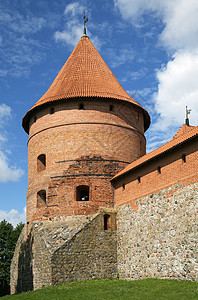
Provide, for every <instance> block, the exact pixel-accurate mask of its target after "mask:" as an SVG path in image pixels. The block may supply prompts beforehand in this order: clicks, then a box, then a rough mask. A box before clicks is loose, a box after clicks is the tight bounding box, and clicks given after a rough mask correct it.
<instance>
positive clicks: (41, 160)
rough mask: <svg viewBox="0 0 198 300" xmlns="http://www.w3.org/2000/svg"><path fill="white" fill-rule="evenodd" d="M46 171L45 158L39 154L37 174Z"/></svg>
mask: <svg viewBox="0 0 198 300" xmlns="http://www.w3.org/2000/svg"><path fill="white" fill-rule="evenodd" d="M45 169H46V156H45V154H41V155H39V156H38V157H37V172H41V171H43V170H45Z"/></svg>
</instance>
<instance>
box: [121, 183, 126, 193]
mask: <svg viewBox="0 0 198 300" xmlns="http://www.w3.org/2000/svg"><path fill="white" fill-rule="evenodd" d="M125 188H126V185H125V183H123V185H122V189H123V191H124V190H125Z"/></svg>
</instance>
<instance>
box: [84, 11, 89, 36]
mask: <svg viewBox="0 0 198 300" xmlns="http://www.w3.org/2000/svg"><path fill="white" fill-rule="evenodd" d="M83 19H84V35H87V34H86V27H85V24H86V23H87V22H88V18H86V17H85V12H84V17H83Z"/></svg>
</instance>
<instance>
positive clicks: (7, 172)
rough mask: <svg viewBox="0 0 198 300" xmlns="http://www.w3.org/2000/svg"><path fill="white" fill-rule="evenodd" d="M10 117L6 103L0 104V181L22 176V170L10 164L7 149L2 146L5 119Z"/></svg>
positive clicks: (4, 137) (14, 179)
mask: <svg viewBox="0 0 198 300" xmlns="http://www.w3.org/2000/svg"><path fill="white" fill-rule="evenodd" d="M10 117H11V108H10V107H9V106H8V105H6V104H1V105H0V130H1V133H0V182H8V181H18V180H19V179H20V178H21V176H23V174H24V171H23V170H22V169H20V168H18V167H16V166H15V165H10V163H9V159H8V155H9V150H5V149H4V148H3V145H4V143H5V142H6V140H7V139H6V136H5V134H3V129H4V124H5V120H6V119H7V118H10Z"/></svg>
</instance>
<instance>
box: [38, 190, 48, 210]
mask: <svg viewBox="0 0 198 300" xmlns="http://www.w3.org/2000/svg"><path fill="white" fill-rule="evenodd" d="M45 204H46V191H45V190H41V191H39V192H38V193H37V206H38V207H41V206H45Z"/></svg>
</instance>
